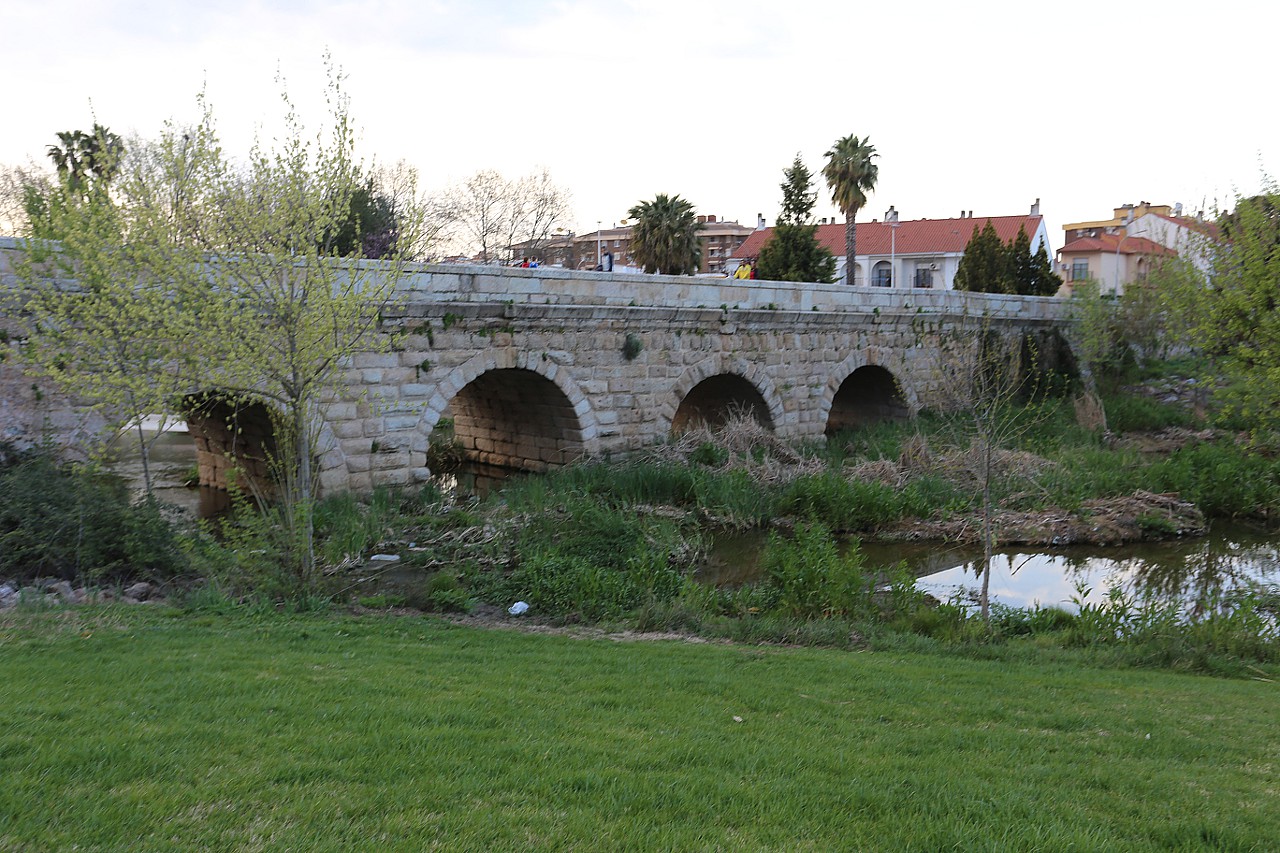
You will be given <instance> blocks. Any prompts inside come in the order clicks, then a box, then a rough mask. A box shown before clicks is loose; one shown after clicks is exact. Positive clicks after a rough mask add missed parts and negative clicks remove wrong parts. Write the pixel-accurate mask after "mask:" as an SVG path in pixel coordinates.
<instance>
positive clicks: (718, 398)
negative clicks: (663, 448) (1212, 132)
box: [671, 373, 774, 435]
mask: <svg viewBox="0 0 1280 853" xmlns="http://www.w3.org/2000/svg"><path fill="white" fill-rule="evenodd" d="M739 413H745V414H747V415H749V416H750V417H751V418H752V419H753V420H754V421H755V422H756V423H758V424H760V426H762V427H764V428H765V429H767V430H773V428H774V427H773V417H772V416H771V415H770V414H769V405H768V404H767V403H766V402H765V399H764V395H763V394H761V393H760V391H759V390H758V389H757V388H756V387H755V386H754V385H752V384H751V383H750V382H749V381H747V380H746V379H744V378H743V377H741V376H738V375H737V374H733V373H722V374H720V375H718V376H711V377H708V378H706V379H704V380H702V381H701V382H699V383H698V384H697V385H695V386H693V388H691V389H689V393H688V394H686V395H685V396H684V399H683V400H681V401H680V406H679V407H678V408H677V409H676V413H675V416H674V417H673V418H672V419H671V434H672V435H679V434H681V433H684V432H688V431H689V430H691V429H696V428H698V427H702V426H705V427H710V428H711V429H715V428H716V427H720V426H724V424H725V423H726V422H727V421H728V420H729V419H730V418H731V417H733V416H734V415H737V414H739Z"/></svg>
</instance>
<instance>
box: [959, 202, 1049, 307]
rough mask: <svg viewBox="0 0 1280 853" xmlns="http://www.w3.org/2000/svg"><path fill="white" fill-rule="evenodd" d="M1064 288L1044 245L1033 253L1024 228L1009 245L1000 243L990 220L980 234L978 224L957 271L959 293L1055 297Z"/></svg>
mask: <svg viewBox="0 0 1280 853" xmlns="http://www.w3.org/2000/svg"><path fill="white" fill-rule="evenodd" d="M1061 286H1062V279H1061V278H1059V277H1058V275H1057V274H1056V273H1054V271H1053V264H1052V263H1051V262H1050V261H1049V253H1048V252H1047V251H1046V250H1045V247H1044V245H1043V244H1041V246H1040V249H1039V251H1037V252H1035V253H1032V251H1031V238H1030V237H1028V236H1027V230H1026V229H1025V228H1022V227H1019V228H1018V236H1016V237H1014V238H1013V240H1012V241H1010V242H1009V243H1007V244H1006V243H1001V242H1000V235H999V234H997V233H996V228H995V226H994V225H993V224H992V223H991V220H990V219H988V220H987V223H986V225H984V226H983V227H982V230H981V231H979V230H978V226H977V225H976V224H975V225H974V226H973V236H971V237H970V238H969V242H968V244H966V245H965V247H964V255H963V257H961V258H960V266H959V267H958V268H957V269H956V280H955V288H956V290H968V291H972V292H974V293H1016V294H1019V295H1021V296H1052V295H1053V294H1055V293H1057V292H1058V288H1059V287H1061Z"/></svg>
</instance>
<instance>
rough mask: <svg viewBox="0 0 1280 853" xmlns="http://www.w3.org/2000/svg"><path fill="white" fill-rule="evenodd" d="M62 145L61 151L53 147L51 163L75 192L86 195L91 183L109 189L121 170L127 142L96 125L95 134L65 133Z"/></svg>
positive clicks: (69, 131)
mask: <svg viewBox="0 0 1280 853" xmlns="http://www.w3.org/2000/svg"><path fill="white" fill-rule="evenodd" d="M58 141H59V142H61V143H62V145H61V147H59V146H57V145H50V146H49V149H48V153H49V159H50V160H52V161H53V165H54V167H55V168H56V169H57V170H58V175H59V176H60V177H61V178H62V179H63V180H64V181H65V182H66V183H67V185H68V186H69V187H70V188H71V189H72V190H73V191H75V192H83V191H84V190H85V189H86V188H87V187H88V186H89V184H90V181H91V180H96V181H98V182H100V183H101V184H103V185H105V184H107V183H109V182H110V181H111V179H112V178H113V177H115V174H116V172H118V171H119V170H120V159H121V157H123V155H124V142H123V141H122V140H121V139H120V137H119V135H117V134H115V133H112V132H111V131H110V130H108V129H107V128H105V127H103V126H102V125H100V124H97V123H96V122H95V123H94V125H93V132H92V133H85V132H84V131H82V130H64V131H62V132H60V133H59V134H58Z"/></svg>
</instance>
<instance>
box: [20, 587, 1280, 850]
mask: <svg viewBox="0 0 1280 853" xmlns="http://www.w3.org/2000/svg"><path fill="white" fill-rule="evenodd" d="M0 721H2V725H0V850H33V851H34V850H40V851H44V850H63V849H79V850H129V851H135V850H194V849H223V850H225V849H235V850H256V849H263V850H286V849H287V850H350V849H367V850H380V851H381V850H424V849H442V850H529V849H555V850H623V849H625V850H651V849H652V850H760V849H764V850H822V851H826V850H922V851H925V850H927V851H933V850H971V849H972V850H1033V849H1035V850H1052V851H1059V850H1090V851H1092V850H1116V851H1136V850H1170V849H1172V850H1200V849H1211V850H1260V851H1261V850H1275V849H1277V846H1278V845H1280V791H1278V790H1277V780H1278V777H1280V685H1277V684H1275V683H1269V682H1260V681H1246V680H1223V679H1214V678H1209V677H1204V676H1187V675H1178V674H1170V673H1161V672H1152V671H1145V670H1101V669H1091V668H1085V667H1081V666H1072V665H1071V664H1069V663H1063V662H1058V663H1052V664H1044V665H1040V666H1032V665H1028V664H1021V663H1009V662H990V661H975V660H969V659H962V658H954V657H941V656H938V657H934V656H927V655H910V654H887V653H874V654H873V653H856V652H843V651H833V650H815V649H788V648H754V647H744V646H730V645H718V644H694V643H685V642H677V641H662V642H615V641H610V640H603V639H577V638H572V637H567V636H551V635H541V634H527V633H518V632H514V631H505V630H480V629H475V628H468V627H459V626H455V625H451V624H448V623H445V622H442V621H438V620H432V619H427V618H420V617H403V618H397V617H368V616H367V617H361V618H349V617H341V616H325V615H317V616H269V617H261V616H258V617H255V616H251V615H247V614H234V615H229V616H212V615H207V614H203V615H191V614H178V613H176V612H167V611H164V610H161V609H147V608H138V607H135V608H132V609H123V608H114V609H113V608H91V609H84V610H77V611H73V612H66V611H63V612H30V611H28V612H17V613H9V614H6V615H4V616H2V617H0Z"/></svg>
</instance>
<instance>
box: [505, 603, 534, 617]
mask: <svg viewBox="0 0 1280 853" xmlns="http://www.w3.org/2000/svg"><path fill="white" fill-rule="evenodd" d="M507 612H508V613H510V614H511V615H512V616H522V615H524V614H525V613H528V612H529V602H527V601H517V602H516V603H515V604H513V605H511V606H510V607H508V608H507Z"/></svg>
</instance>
